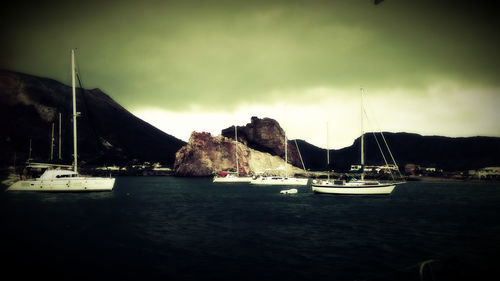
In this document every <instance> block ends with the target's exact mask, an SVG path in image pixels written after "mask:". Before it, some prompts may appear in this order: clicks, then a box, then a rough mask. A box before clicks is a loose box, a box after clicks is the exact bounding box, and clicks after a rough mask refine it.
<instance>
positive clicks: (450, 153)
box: [298, 132, 500, 171]
mask: <svg viewBox="0 0 500 281" xmlns="http://www.w3.org/2000/svg"><path fill="white" fill-rule="evenodd" d="M376 135H377V139H378V141H379V143H380V145H381V146H382V147H383V148H384V153H385V155H386V157H387V160H388V161H389V162H390V163H391V160H390V156H389V154H388V153H387V151H386V150H385V145H384V140H383V139H382V137H381V136H380V134H379V133H377V134H376ZM384 136H385V139H386V141H387V143H388V144H389V148H390V149H391V152H392V154H393V155H394V158H395V159H396V162H397V164H398V165H399V167H404V166H405V165H406V164H408V163H412V164H417V165H421V166H424V167H436V168H440V169H444V170H448V171H461V170H468V169H478V168H482V167H487V166H499V165H500V138H497V137H467V138H450V137H442V136H421V135H418V134H410V133H388V132H385V133H384ZM298 143H299V148H300V151H301V153H302V157H303V159H304V162H305V165H306V167H309V168H310V169H324V167H326V150H325V149H322V148H318V147H316V146H313V145H311V144H309V143H307V142H304V141H302V140H298ZM330 162H332V166H333V168H334V169H335V170H342V171H343V170H348V169H349V168H350V165H351V164H359V163H360V138H357V139H356V140H355V141H354V143H353V145H351V146H349V147H346V148H342V149H338V150H334V151H330ZM365 163H366V164H367V165H382V164H384V160H383V158H382V156H381V154H380V150H379V148H378V145H377V142H376V140H375V138H374V136H373V134H372V133H367V134H365Z"/></svg>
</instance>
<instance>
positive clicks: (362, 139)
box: [361, 88, 365, 180]
mask: <svg viewBox="0 0 500 281" xmlns="http://www.w3.org/2000/svg"><path fill="white" fill-rule="evenodd" d="M364 135H365V132H364V128H363V88H361V169H362V170H361V180H364V179H365V143H364Z"/></svg>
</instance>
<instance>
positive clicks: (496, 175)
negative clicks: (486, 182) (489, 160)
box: [469, 167, 500, 179]
mask: <svg viewBox="0 0 500 281" xmlns="http://www.w3.org/2000/svg"><path fill="white" fill-rule="evenodd" d="M469 176H470V177H471V178H477V179H500V167H484V168H482V169H478V170H469Z"/></svg>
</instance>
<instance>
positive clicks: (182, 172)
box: [174, 130, 303, 176]
mask: <svg viewBox="0 0 500 281" xmlns="http://www.w3.org/2000/svg"><path fill="white" fill-rule="evenodd" d="M233 131H234V130H233ZM235 146H236V148H237V150H238V164H239V172H240V174H241V175H251V174H261V173H263V174H276V175H278V174H279V175H284V174H285V166H284V164H285V162H284V161H283V159H281V158H280V157H279V156H275V155H271V154H270V153H267V152H261V151H257V150H255V149H252V148H249V147H248V146H246V145H245V144H242V143H237V144H235V143H234V140H233V139H231V138H227V137H224V136H222V135H220V136H216V137H212V135H211V134H210V133H205V132H202V133H198V132H193V133H192V134H191V137H190V139H189V142H188V144H187V145H185V146H183V147H182V148H181V149H180V150H179V151H177V153H176V158H175V164H174V170H175V174H176V175H178V176H210V175H214V174H216V173H218V172H222V171H235V170H236V154H235ZM287 173H288V175H292V174H298V173H303V171H302V170H301V169H298V168H296V167H293V166H292V165H290V164H288V165H287Z"/></svg>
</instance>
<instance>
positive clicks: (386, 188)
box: [311, 184, 396, 195]
mask: <svg viewBox="0 0 500 281" xmlns="http://www.w3.org/2000/svg"><path fill="white" fill-rule="evenodd" d="M394 187H396V185H395V184H379V185H372V186H370V185H365V186H362V185H360V186H349V185H334V184H324V185H315V184H313V185H311V188H312V191H314V192H316V193H328V194H361V195H370V194H391V193H392V191H393V190H394Z"/></svg>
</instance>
